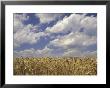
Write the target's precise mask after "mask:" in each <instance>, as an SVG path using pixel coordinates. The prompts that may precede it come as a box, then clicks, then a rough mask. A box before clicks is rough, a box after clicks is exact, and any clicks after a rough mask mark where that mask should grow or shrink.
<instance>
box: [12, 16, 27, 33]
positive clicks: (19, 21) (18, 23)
mask: <svg viewBox="0 0 110 88" xmlns="http://www.w3.org/2000/svg"><path fill="white" fill-rule="evenodd" d="M13 19H14V23H13V24H14V33H15V32H17V31H19V30H21V29H22V28H23V27H24V24H23V22H24V21H26V20H28V19H29V16H27V15H26V14H14V18H13Z"/></svg>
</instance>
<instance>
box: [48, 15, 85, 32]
mask: <svg viewBox="0 0 110 88" xmlns="http://www.w3.org/2000/svg"><path fill="white" fill-rule="evenodd" d="M84 16H85V15H80V14H71V15H70V16H69V17H64V18H63V20H60V21H58V22H57V23H56V24H55V25H54V26H53V27H48V28H47V29H46V30H47V32H50V33H59V32H61V33H62V32H67V31H69V30H70V31H74V32H75V31H78V30H79V29H80V28H81V24H80V21H81V20H82V19H83V18H84Z"/></svg>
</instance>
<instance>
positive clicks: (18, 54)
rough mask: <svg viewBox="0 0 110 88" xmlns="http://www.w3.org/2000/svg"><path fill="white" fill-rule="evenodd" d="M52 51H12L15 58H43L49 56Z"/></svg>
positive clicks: (32, 49) (47, 49)
mask: <svg viewBox="0 0 110 88" xmlns="http://www.w3.org/2000/svg"><path fill="white" fill-rule="evenodd" d="M51 51H52V49H49V48H47V47H45V48H44V49H42V50H35V49H34V48H31V49H25V50H22V51H14V56H15V57H21V56H22V57H43V56H49V55H50V56H51Z"/></svg>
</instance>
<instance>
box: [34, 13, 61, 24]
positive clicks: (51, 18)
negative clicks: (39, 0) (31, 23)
mask: <svg viewBox="0 0 110 88" xmlns="http://www.w3.org/2000/svg"><path fill="white" fill-rule="evenodd" d="M61 15H63V14H60V13H57V14H55V13H54V14H52V13H45V14H43V13H39V14H35V16H36V17H39V19H40V22H41V23H48V22H50V21H54V20H55V19H56V18H57V17H60V16H61Z"/></svg>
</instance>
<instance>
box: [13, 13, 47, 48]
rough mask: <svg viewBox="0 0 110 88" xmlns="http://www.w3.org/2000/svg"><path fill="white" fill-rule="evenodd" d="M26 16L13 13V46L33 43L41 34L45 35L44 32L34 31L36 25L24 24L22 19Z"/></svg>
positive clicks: (26, 18) (36, 28) (25, 18)
mask: <svg viewBox="0 0 110 88" xmlns="http://www.w3.org/2000/svg"><path fill="white" fill-rule="evenodd" d="M28 18H29V17H28V16H27V15H26V14H14V48H16V47H20V45H21V44H24V43H28V44H34V43H36V42H37V41H38V40H39V39H40V37H41V36H44V35H46V33H44V32H38V33H36V32H35V30H36V31H37V30H38V26H37V25H32V24H28V25H24V24H23V21H24V20H28Z"/></svg>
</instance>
